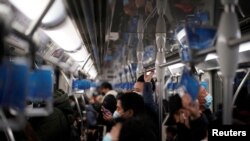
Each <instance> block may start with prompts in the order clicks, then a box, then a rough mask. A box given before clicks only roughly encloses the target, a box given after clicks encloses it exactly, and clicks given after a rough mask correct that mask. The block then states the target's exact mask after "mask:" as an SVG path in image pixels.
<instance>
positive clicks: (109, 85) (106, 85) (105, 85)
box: [100, 82, 113, 90]
mask: <svg viewBox="0 0 250 141" xmlns="http://www.w3.org/2000/svg"><path fill="white" fill-rule="evenodd" d="M100 88H101V89H102V88H106V89H110V90H112V89H113V88H112V85H111V84H110V83H109V82H103V83H102V84H101V86H100Z"/></svg>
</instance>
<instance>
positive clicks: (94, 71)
mask: <svg viewBox="0 0 250 141" xmlns="http://www.w3.org/2000/svg"><path fill="white" fill-rule="evenodd" d="M89 76H90V79H95V78H96V76H97V71H96V68H95V67H94V66H93V67H91V69H90V70H89Z"/></svg>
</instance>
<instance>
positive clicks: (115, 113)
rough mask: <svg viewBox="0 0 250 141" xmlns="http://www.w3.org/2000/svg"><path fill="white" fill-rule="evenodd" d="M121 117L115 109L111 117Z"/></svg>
mask: <svg viewBox="0 0 250 141" xmlns="http://www.w3.org/2000/svg"><path fill="white" fill-rule="evenodd" d="M119 117H121V115H120V113H119V112H117V111H115V112H114V114H113V119H116V118H119Z"/></svg>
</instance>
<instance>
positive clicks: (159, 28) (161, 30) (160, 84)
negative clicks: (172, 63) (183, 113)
mask: <svg viewBox="0 0 250 141" xmlns="http://www.w3.org/2000/svg"><path fill="white" fill-rule="evenodd" d="M157 11H158V15H159V17H158V19H157V24H156V33H155V37H156V45H157V56H156V61H155V70H156V76H157V82H156V88H157V89H156V90H157V93H158V105H159V135H160V136H159V137H160V141H161V140H162V121H163V118H162V116H163V114H162V113H163V109H162V97H163V95H164V89H163V88H164V81H165V80H164V78H165V71H164V70H165V69H164V68H161V67H160V65H161V64H163V63H165V52H164V49H165V45H166V31H167V30H166V22H165V19H164V17H163V13H164V8H163V1H161V0H158V1H157Z"/></svg>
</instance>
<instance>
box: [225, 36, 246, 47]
mask: <svg viewBox="0 0 250 141" xmlns="http://www.w3.org/2000/svg"><path fill="white" fill-rule="evenodd" d="M249 41H250V34H247V35H244V36H242V37H241V38H239V39H234V40H229V41H228V45H229V46H231V47H235V46H239V45H240V44H242V43H245V42H249Z"/></svg>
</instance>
